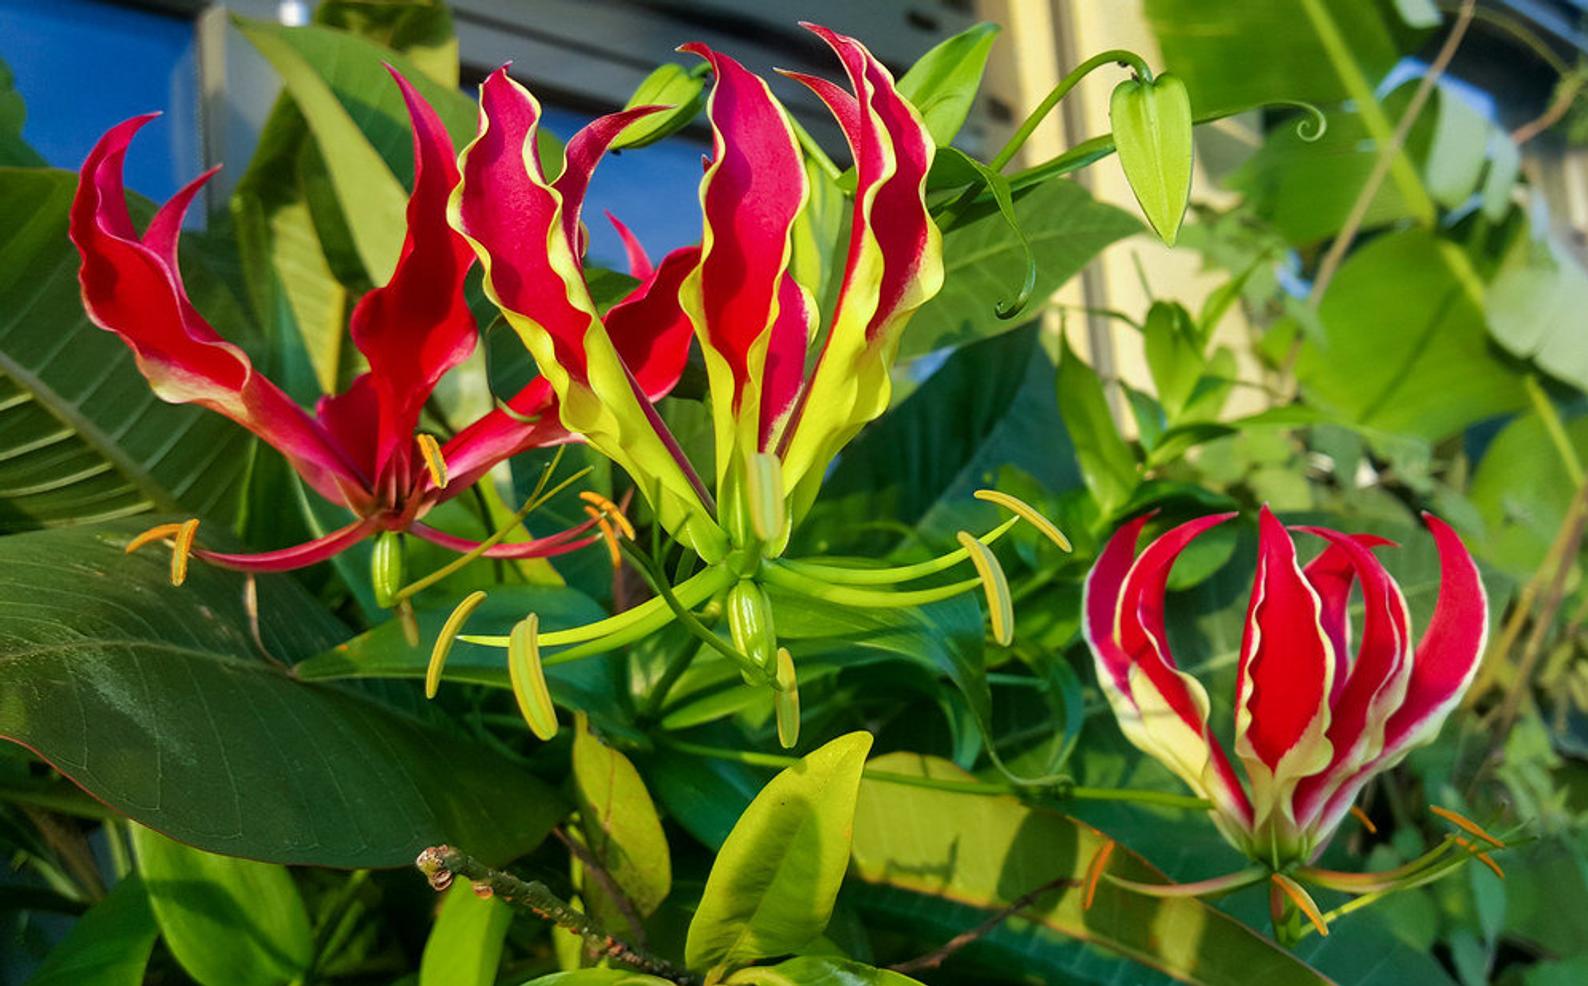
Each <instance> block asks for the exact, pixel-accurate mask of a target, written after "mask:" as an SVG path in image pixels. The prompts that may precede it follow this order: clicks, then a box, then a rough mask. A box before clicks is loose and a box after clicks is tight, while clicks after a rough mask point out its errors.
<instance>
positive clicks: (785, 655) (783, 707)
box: [773, 647, 800, 750]
mask: <svg viewBox="0 0 1588 986" xmlns="http://www.w3.org/2000/svg"><path fill="white" fill-rule="evenodd" d="M776 684H777V693H776V695H775V696H774V697H773V705H774V706H775V707H776V709H777V741H778V743H780V744H782V746H783V749H785V750H792V749H794V746H795V744H797V743H798V742H799V741H800V688H799V682H798V680H797V679H796V678H795V675H794V657H793V655H792V654H790V653H789V652H788V648H787V647H779V648H778V649H777V680H776Z"/></svg>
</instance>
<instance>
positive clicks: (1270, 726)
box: [1235, 506, 1335, 847]
mask: <svg viewBox="0 0 1588 986" xmlns="http://www.w3.org/2000/svg"><path fill="white" fill-rule="evenodd" d="M1321 620H1322V604H1321V602H1320V601H1319V599H1318V594H1317V593H1316V592H1315V591H1314V590H1313V588H1312V586H1311V585H1310V584H1309V583H1308V582H1307V579H1306V576H1305V575H1304V574H1303V573H1302V570H1301V566H1300V565H1299V564H1298V563H1297V561H1296V546H1295V544H1294V543H1293V542H1292V541H1291V540H1290V535H1289V533H1287V532H1286V531H1285V527H1284V525H1283V524H1281V523H1280V522H1279V520H1278V518H1276V517H1275V516H1274V515H1273V513H1272V512H1271V511H1269V509H1268V508H1267V507H1266V506H1265V507H1264V508H1263V509H1262V512H1261V515H1260V517H1259V520H1258V547H1257V576H1256V580H1255V584H1254V585H1253V587H1252V600H1251V605H1250V606H1249V607H1248V609H1247V613H1246V632H1245V636H1244V638H1243V640H1242V642H1241V659H1240V665H1239V667H1238V669H1237V672H1236V694H1235V751H1236V753H1237V754H1238V755H1239V756H1240V757H1241V759H1242V761H1243V762H1244V763H1245V765H1246V773H1247V776H1248V778H1250V780H1251V783H1252V800H1253V803H1254V805H1255V806H1256V809H1257V814H1258V823H1259V824H1261V823H1262V822H1263V821H1264V820H1266V819H1272V820H1273V823H1274V824H1275V825H1278V826H1279V827H1280V828H1279V832H1278V835H1279V837H1280V838H1281V839H1282V840H1283V841H1284V843H1285V845H1286V847H1290V846H1292V845H1293V844H1294V840H1295V839H1296V837H1297V836H1296V820H1295V816H1294V809H1293V805H1292V801H1291V797H1292V794H1293V792H1294V790H1295V786H1296V784H1297V782H1298V781H1299V780H1300V779H1301V778H1303V777H1306V776H1308V775H1309V774H1315V773H1317V772H1319V771H1320V770H1322V769H1323V768H1324V767H1325V766H1327V765H1328V763H1329V760H1330V757H1331V749H1330V745H1329V740H1328V738H1327V735H1326V734H1327V732H1328V729H1329V694H1330V691H1331V689H1332V683H1333V677H1334V672H1335V656H1334V644H1333V643H1332V642H1331V641H1330V640H1329V635H1328V634H1326V633H1325V632H1324V629H1323V626H1322V622H1321Z"/></svg>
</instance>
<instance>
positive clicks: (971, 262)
mask: <svg viewBox="0 0 1588 986" xmlns="http://www.w3.org/2000/svg"><path fill="white" fill-rule="evenodd" d="M1014 213H1015V218H1016V220H1017V221H1018V223H1019V226H1020V228H1021V229H1022V230H1024V231H1025V234H1026V239H1027V241H1028V242H1029V244H1030V247H1031V250H1032V252H1034V253H1035V254H1036V260H1037V277H1036V283H1035V285H1034V288H1033V290H1032V295H1031V296H1032V297H1034V298H1045V297H1047V296H1048V295H1050V294H1052V293H1053V292H1054V291H1057V290H1058V288H1059V285H1061V284H1063V283H1064V282H1065V281H1068V280H1069V279H1070V277H1071V275H1073V274H1075V273H1076V272H1077V271H1079V270H1080V269H1081V268H1082V267H1084V266H1085V265H1086V262H1087V261H1089V260H1091V259H1092V258H1093V257H1094V256H1096V255H1097V254H1098V253H1099V252H1100V251H1101V250H1102V249H1103V248H1104V247H1106V246H1108V245H1109V244H1110V243H1112V242H1114V241H1115V240H1118V239H1121V238H1123V237H1126V236H1129V235H1130V234H1132V233H1135V232H1138V231H1139V230H1140V229H1141V224H1140V223H1138V222H1137V221H1136V220H1135V219H1134V218H1133V217H1132V216H1131V215H1130V214H1129V213H1128V212H1125V211H1124V210H1122V209H1116V208H1114V207H1113V206H1111V205H1103V204H1102V203H1099V202H1097V201H1094V200H1093V199H1092V197H1091V196H1090V195H1088V194H1087V193H1086V191H1085V189H1082V188H1081V187H1080V186H1078V185H1076V184H1075V183H1074V182H1070V181H1065V180H1054V181H1046V182H1043V183H1041V184H1039V185H1036V186H1033V187H1031V188H1027V189H1022V190H1021V191H1019V192H1016V193H1015V195H1014ZM1024 264H1025V246H1024V245H1023V244H1022V243H1021V242H1020V240H1019V238H1017V237H1016V236H1015V235H1014V234H1012V233H1011V232H1010V231H1009V225H1008V223H1007V222H1005V220H1004V218H1003V216H1002V215H1000V214H999V211H998V209H997V207H996V205H995V204H993V203H986V204H979V205H977V206H976V207H975V208H973V209H972V210H971V211H969V212H967V213H966V215H965V217H964V218H962V219H961V220H959V221H958V222H956V223H955V224H954V226H953V227H952V228H950V229H949V230H948V231H947V232H946V233H944V234H943V268H944V269H943V274H944V284H943V290H942V291H940V292H938V294H937V297H935V298H933V299H932V300H931V301H929V302H927V303H926V304H925V305H923V306H922V307H921V310H920V311H919V312H918V313H916V315H915V317H914V318H913V319H912V320H911V321H910V325H909V327H908V328H907V329H906V330H905V333H904V338H903V342H902V344H901V348H900V351H899V352H900V356H901V358H906V359H907V358H909V357H911V356H919V355H920V354H922V353H929V352H931V351H932V350H934V349H938V348H940V347H943V346H958V345H963V344H965V343H967V342H970V341H972V340H974V339H981V338H984V337H986V336H990V335H997V334H998V333H1000V332H1007V331H1009V330H1010V329H1013V328H1016V327H1017V326H1016V325H1013V324H1010V323H1009V322H1008V321H1005V320H1003V319H1000V318H999V317H998V314H997V312H996V311H995V310H994V309H995V305H994V302H995V301H996V300H997V299H999V298H1003V297H1007V295H1008V285H1009V280H1010V278H1009V272H1010V271H1011V270H1019V269H1021V268H1022V267H1023V266H1024Z"/></svg>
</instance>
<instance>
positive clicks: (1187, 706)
mask: <svg viewBox="0 0 1588 986" xmlns="http://www.w3.org/2000/svg"><path fill="white" fill-rule="evenodd" d="M1232 516H1233V515H1232V514H1220V515H1216V516H1211V517H1203V518H1200V519H1197V520H1193V521H1190V522H1188V523H1185V524H1181V525H1180V526H1178V527H1175V528H1173V529H1172V530H1170V531H1168V532H1167V533H1165V534H1163V535H1162V536H1160V537H1159V538H1157V539H1156V540H1154V541H1153V542H1152V543H1151V544H1149V545H1148V546H1147V547H1146V548H1145V549H1143V550H1142V551H1141V552H1140V553H1139V554H1138V553H1137V541H1138V539H1139V538H1140V536H1141V532H1142V529H1143V527H1144V526H1145V525H1146V523H1147V520H1148V518H1146V517H1142V518H1138V519H1136V520H1133V521H1131V522H1130V523H1128V524H1126V525H1125V526H1124V527H1122V528H1120V530H1119V531H1118V533H1116V534H1115V535H1114V537H1113V538H1112V540H1110V541H1109V543H1108V545H1107V546H1106V547H1105V548H1104V550H1103V553H1102V555H1101V556H1100V557H1099V558H1098V560H1097V563H1096V565H1095V566H1094V567H1093V569H1092V572H1091V574H1090V576H1089V577H1088V578H1087V582H1086V592H1085V600H1084V604H1083V605H1084V621H1085V634H1086V639H1087V642H1088V643H1089V644H1090V645H1091V650H1092V654H1093V656H1094V657H1095V659H1096V663H1097V676H1098V680H1099V682H1100V683H1101V685H1102V689H1103V692H1104V693H1105V694H1106V695H1107V696H1108V701H1109V704H1110V705H1111V706H1112V707H1113V710H1114V715H1115V717H1116V718H1117V719H1118V721H1119V725H1120V729H1121V730H1122V731H1123V732H1124V734H1125V736H1126V738H1128V739H1129V740H1130V741H1131V742H1132V743H1133V744H1134V745H1136V746H1137V747H1138V748H1140V749H1141V750H1142V751H1144V752H1146V753H1148V754H1150V755H1151V756H1153V757H1154V758H1156V759H1157V760H1159V761H1160V762H1162V763H1163V764H1164V765H1165V766H1167V767H1168V768H1169V769H1170V770H1172V771H1174V773H1175V774H1177V775H1178V776H1179V777H1180V778H1181V780H1183V781H1184V782H1185V783H1186V784H1187V785H1188V786H1189V787H1191V788H1192V790H1194V791H1196V792H1197V793H1198V794H1200V795H1202V796H1203V797H1205V798H1207V799H1208V800H1209V801H1210V802H1211V803H1212V805H1213V809H1214V819H1215V821H1216V823H1217V825H1218V827H1219V830H1220V831H1221V832H1222V833H1223V834H1224V836H1225V838H1226V839H1228V840H1229V841H1230V842H1231V843H1232V844H1233V845H1235V846H1236V847H1237V848H1239V849H1240V850H1242V851H1243V852H1245V853H1247V854H1248V855H1250V856H1252V857H1253V858H1255V859H1257V860H1260V861H1263V862H1266V863H1268V864H1269V865H1270V866H1272V867H1273V868H1274V869H1275V870H1278V869H1280V868H1281V867H1284V866H1286V865H1289V864H1292V863H1297V862H1299V863H1307V862H1309V861H1311V860H1312V859H1313V858H1314V857H1316V856H1317V854H1318V853H1319V852H1321V851H1322V849H1323V847H1324V846H1325V845H1326V844H1327V843H1328V841H1329V839H1330V837H1331V836H1332V835H1333V834H1334V832H1335V830H1336V828H1338V826H1339V824H1340V822H1341V820H1342V819H1343V818H1344V817H1345V815H1346V814H1347V813H1348V812H1349V811H1350V810H1351V807H1352V805H1353V803H1354V802H1355V800H1356V798H1357V796H1358V795H1359V794H1360V793H1361V791H1362V788H1363V786H1364V785H1366V784H1367V783H1368V781H1369V780H1371V779H1372V778H1373V777H1374V776H1376V775H1378V774H1380V773H1382V772H1384V771H1386V770H1389V769H1390V768H1392V767H1394V766H1395V765H1396V764H1397V763H1399V762H1400V761H1401V760H1402V759H1403V758H1405V756H1406V755H1407V753H1409V752H1410V751H1411V750H1412V749H1414V748H1415V747H1417V746H1418V745H1421V744H1423V743H1427V742H1429V741H1430V740H1432V739H1433V737H1434V736H1435V735H1436V734H1437V733H1438V731H1439V727H1440V725H1441V724H1442V723H1443V722H1444V719H1445V717H1446V716H1447V715H1448V714H1449V713H1450V710H1451V709H1453V708H1454V707H1455V705H1456V703H1457V702H1458V701H1459V700H1460V699H1461V696H1462V694H1463V693H1464V692H1465V691H1466V689H1467V686H1468V685H1469V684H1470V683H1471V681H1472V678H1473V675H1474V674H1475V672H1476V671H1477V667H1478V661H1479V658H1480V657H1481V656H1482V654H1483V647H1484V642H1485V639H1486V635H1487V632H1488V605H1487V602H1486V599H1485V596H1484V590H1483V583H1482V582H1481V581H1480V579H1479V576H1478V569H1477V566H1476V565H1475V564H1474V563H1473V561H1472V557H1471V556H1470V555H1469V554H1468V553H1467V550H1466V548H1465V547H1463V546H1462V543H1461V540H1460V538H1458V537H1457V536H1456V534H1455V532H1454V531H1452V530H1451V529H1450V527H1449V526H1448V525H1446V524H1445V523H1444V522H1443V521H1441V520H1439V519H1438V518H1437V517H1433V516H1430V515H1424V516H1425V520H1426V522H1427V524H1428V528H1429V531H1430V533H1431V534H1432V535H1433V539H1434V543H1435V544H1436V545H1437V547H1438V550H1439V556H1440V568H1441V583H1440V589H1439V599H1438V602H1437V604H1436V606H1435V608H1434V612H1433V616H1432V618H1431V619H1430V621H1429V624H1428V626H1427V627H1426V628H1425V629H1424V631H1423V634H1422V637H1421V639H1420V640H1415V641H1414V637H1413V634H1412V626H1411V618H1410V615H1409V613H1408V610H1407V606H1406V600H1405V598H1404V596H1403V594H1402V593H1401V590H1400V587H1399V586H1398V585H1397V584H1396V582H1395V580H1394V579H1393V578H1392V577H1391V576H1390V575H1389V573H1388V572H1387V571H1386V570H1385V568H1384V566H1383V564H1382V563H1380V562H1379V560H1378V559H1377V558H1376V557H1375V556H1374V554H1373V550H1374V549H1375V548H1379V547H1382V546H1386V545H1388V544H1390V542H1388V541H1386V540H1384V539H1382V538H1377V537H1373V536H1370V535H1349V534H1342V533H1340V532H1338V531H1333V530H1329V529H1327V528H1323V527H1298V528H1294V529H1293V530H1296V531H1299V532H1302V533H1305V534H1308V535H1311V536H1314V537H1317V538H1320V539H1322V540H1323V541H1324V544H1325V547H1324V550H1323V551H1322V552H1321V553H1320V554H1318V555H1317V557H1315V558H1313V559H1312V560H1311V561H1310V562H1308V563H1307V564H1305V565H1302V564H1301V563H1300V562H1299V561H1298V560H1297V554H1296V546H1295V543H1294V542H1293V541H1292V539H1291V536H1290V532H1289V531H1287V530H1286V528H1285V526H1284V525H1283V524H1281V523H1280V522H1279V520H1277V519H1276V518H1275V517H1274V515H1273V514H1272V513H1270V512H1269V511H1268V509H1267V508H1266V507H1265V508H1263V510H1262V514H1261V517H1260V519H1259V534H1258V557H1257V572H1256V576H1255V579H1254V582H1253V587H1252V596H1251V602H1250V605H1249V606H1248V609H1247V616H1246V629H1245V634H1244V637H1243V639H1242V643H1241V651H1240V663H1239V666H1238V669H1237V678H1236V691H1235V723H1234V750H1235V756H1236V760H1238V761H1239V764H1240V770H1239V771H1238V770H1237V768H1236V766H1235V763H1234V762H1232V760H1231V759H1230V757H1229V756H1228V754H1226V752H1225V750H1224V748H1223V746H1222V745H1221V744H1220V743H1219V741H1218V739H1216V738H1215V737H1214V735H1213V732H1212V730H1211V729H1210V727H1209V702H1208V695H1207V692H1206V690H1205V689H1204V688H1203V687H1202V685H1201V684H1200V683H1199V682H1198V681H1197V680H1196V679H1195V678H1194V677H1192V676H1191V675H1189V674H1187V673H1186V672H1184V671H1182V670H1180V669H1179V667H1178V666H1177V664H1176V662H1175V659H1174V656H1173V654H1171V653H1170V648H1169V638H1168V632H1167V627H1166V621H1165V603H1164V593H1165V589H1166V586H1167V584H1168V578H1169V570H1170V567H1171V566H1172V565H1173V564H1174V561H1175V559H1176V557H1178V556H1179V555H1180V553H1181V552H1182V551H1184V550H1185V548H1186V547H1187V546H1188V545H1189V544H1190V543H1191V542H1192V541H1193V540H1194V539H1195V538H1197V537H1198V536H1199V535H1201V534H1202V533H1204V532H1205V531H1207V530H1208V529H1210V528H1212V527H1214V526H1216V525H1218V524H1221V523H1223V522H1225V521H1227V520H1229V519H1230V518H1231V517H1232ZM1353 586H1360V594H1361V598H1362V606H1363V617H1362V622H1361V625H1360V626H1359V627H1356V628H1353V626H1352V620H1351V617H1350V615H1349V613H1348V603H1349V601H1350V599H1351V593H1352V588H1353ZM1353 629H1355V630H1356V634H1355V636H1356V638H1357V639H1356V644H1355V648H1354V653H1353V648H1352V640H1353ZM1243 774H1244V782H1243V776H1242V775H1243Z"/></svg>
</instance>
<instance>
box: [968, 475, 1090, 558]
mask: <svg viewBox="0 0 1588 986" xmlns="http://www.w3.org/2000/svg"><path fill="white" fill-rule="evenodd" d="M975 497H976V499H978V500H985V501H987V502H988V503H996V504H997V505H998V506H1000V507H1003V508H1004V509H1005V510H1008V511H1009V512H1010V513H1013V514H1014V515H1016V516H1017V517H1019V518H1020V519H1021V520H1023V521H1025V522H1026V523H1028V524H1030V525H1031V526H1032V527H1035V528H1036V529H1037V530H1039V531H1041V532H1042V534H1043V536H1044V537H1046V538H1047V539H1048V540H1049V541H1052V542H1053V543H1054V544H1056V545H1058V546H1059V549H1060V550H1062V551H1069V550H1071V546H1070V539H1069V538H1067V537H1065V536H1064V532H1063V531H1061V530H1059V528H1058V526H1057V525H1056V524H1054V523H1053V521H1051V520H1049V519H1047V518H1046V517H1044V516H1042V515H1041V514H1039V513H1037V509H1036V508H1035V507H1033V506H1032V505H1031V504H1029V503H1027V502H1026V501H1024V500H1022V499H1020V498H1019V497H1016V496H1010V495H1009V494H1008V493H1005V492H1004V491H1003V490H977V491H976V493H975Z"/></svg>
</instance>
